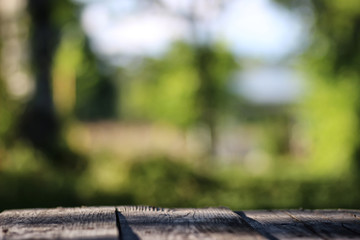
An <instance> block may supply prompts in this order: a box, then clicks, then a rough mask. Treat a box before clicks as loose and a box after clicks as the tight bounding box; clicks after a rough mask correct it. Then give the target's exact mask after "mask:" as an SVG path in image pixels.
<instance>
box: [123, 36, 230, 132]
mask: <svg viewBox="0 0 360 240" xmlns="http://www.w3.org/2000/svg"><path fill="white" fill-rule="evenodd" d="M197 53H198V54H202V55H204V56H203V57H202V58H201V59H200V60H199V59H197V55H196V54H197ZM198 61H200V63H201V64H205V65H206V66H204V68H205V69H204V70H203V71H205V72H206V74H207V75H208V76H211V78H209V79H203V78H202V76H201V74H200V73H199V70H198V65H197V64H198V63H197V62H198ZM234 68H235V61H234V60H233V56H232V55H231V53H229V52H228V51H227V50H226V49H225V48H224V47H222V46H221V45H217V46H214V47H213V48H209V47H203V48H199V49H196V48H194V47H192V46H189V45H187V44H185V43H182V42H178V43H175V44H174V45H173V47H172V48H171V50H170V51H169V52H167V53H166V54H165V55H164V56H163V57H161V58H159V59H145V60H144V63H143V65H142V67H141V68H140V69H139V70H138V74H135V76H134V79H131V80H130V81H131V82H128V86H127V88H126V91H124V93H123V101H122V102H123V104H124V109H125V114H124V115H129V116H131V117H132V118H137V119H148V120H151V121H160V122H165V123H171V124H174V125H176V126H179V127H181V128H186V127H189V126H191V125H193V124H194V123H196V122H197V121H199V120H201V116H200V115H201V114H202V112H203V111H204V110H203V109H204V108H207V105H206V104H207V102H206V101H208V102H209V103H210V104H211V106H210V107H211V108H213V109H217V111H218V112H219V113H220V112H221V111H222V110H223V109H222V106H224V102H226V99H227V97H228V96H229V93H228V92H227V91H228V89H227V86H228V80H229V75H230V73H231V70H233V69H234ZM204 82H205V83H204ZM204 86H205V87H204ZM206 86H207V88H206Z"/></svg>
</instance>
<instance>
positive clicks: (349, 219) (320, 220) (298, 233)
mask: <svg viewBox="0 0 360 240" xmlns="http://www.w3.org/2000/svg"><path fill="white" fill-rule="evenodd" d="M237 213H239V214H242V212H237ZM243 214H244V216H243V218H244V219H245V221H247V222H248V223H249V224H250V225H251V226H252V227H253V228H254V229H256V230H257V231H259V232H262V234H264V235H265V234H268V236H270V237H273V238H274V239H300V238H306V239H360V217H359V216H360V211H359V210H277V211H244V212H243Z"/></svg>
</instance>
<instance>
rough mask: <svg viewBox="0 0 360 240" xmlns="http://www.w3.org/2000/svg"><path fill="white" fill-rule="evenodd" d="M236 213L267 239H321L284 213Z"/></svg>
mask: <svg viewBox="0 0 360 240" xmlns="http://www.w3.org/2000/svg"><path fill="white" fill-rule="evenodd" d="M236 213H238V214H240V215H241V216H243V219H245V221H246V222H247V223H248V224H250V225H251V226H252V227H253V228H254V229H256V230H257V231H259V232H260V233H262V234H263V235H265V236H267V237H268V238H269V239H304V238H306V239H322V237H321V236H319V235H317V234H316V233H315V232H313V231H312V230H310V229H308V228H307V227H306V226H305V225H304V224H303V223H302V222H299V221H297V220H295V219H293V218H292V217H291V216H289V215H288V214H287V213H286V212H285V211H270V210H269V211H267V210H258V211H254V210H252V211H244V212H236Z"/></svg>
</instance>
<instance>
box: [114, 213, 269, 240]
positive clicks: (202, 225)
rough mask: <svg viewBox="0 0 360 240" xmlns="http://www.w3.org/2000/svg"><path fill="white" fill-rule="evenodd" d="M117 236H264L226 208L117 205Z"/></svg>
mask: <svg viewBox="0 0 360 240" xmlns="http://www.w3.org/2000/svg"><path fill="white" fill-rule="evenodd" d="M117 214H118V219H119V222H120V227H121V233H120V235H121V239H129V240H136V239H144V240H146V239H229V240H231V239H265V238H264V237H263V236H262V235H260V234H259V233H257V232H256V231H254V230H253V229H252V228H251V227H249V226H248V225H247V224H246V223H245V222H244V221H243V220H242V219H241V218H240V217H239V216H238V215H237V214H235V213H234V212H232V211H231V210H229V209H227V208H205V209H168V208H153V207H136V206H134V207H130V206H129V207H118V211H117Z"/></svg>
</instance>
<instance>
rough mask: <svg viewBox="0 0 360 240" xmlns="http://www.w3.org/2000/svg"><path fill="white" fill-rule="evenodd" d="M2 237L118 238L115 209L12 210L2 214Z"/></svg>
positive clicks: (0, 228)
mask: <svg viewBox="0 0 360 240" xmlns="http://www.w3.org/2000/svg"><path fill="white" fill-rule="evenodd" d="M0 239H1V240H3V239H4V240H5V239H109V240H110V239H111V240H115V239H118V229H117V227H116V218H115V208H113V207H81V208H56V209H29V210H9V211H4V212H2V213H1V214H0Z"/></svg>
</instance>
